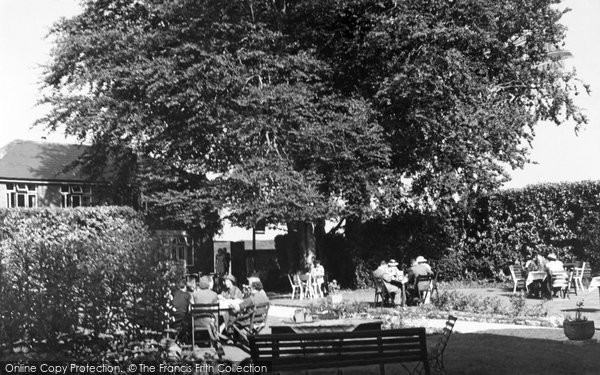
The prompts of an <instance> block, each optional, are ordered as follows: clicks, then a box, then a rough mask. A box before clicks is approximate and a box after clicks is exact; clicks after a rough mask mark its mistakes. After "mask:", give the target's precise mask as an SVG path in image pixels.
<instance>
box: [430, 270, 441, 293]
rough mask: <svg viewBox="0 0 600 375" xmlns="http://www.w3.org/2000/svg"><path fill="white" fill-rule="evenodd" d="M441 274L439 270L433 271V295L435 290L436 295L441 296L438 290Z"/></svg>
mask: <svg viewBox="0 0 600 375" xmlns="http://www.w3.org/2000/svg"><path fill="white" fill-rule="evenodd" d="M439 276H440V272H439V271H435V272H434V273H433V281H432V282H431V296H432V297H433V292H435V295H436V297H439V295H440V292H439V291H438V287H437V284H438V278H439Z"/></svg>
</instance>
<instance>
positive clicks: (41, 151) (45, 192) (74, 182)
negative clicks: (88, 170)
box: [0, 140, 101, 208]
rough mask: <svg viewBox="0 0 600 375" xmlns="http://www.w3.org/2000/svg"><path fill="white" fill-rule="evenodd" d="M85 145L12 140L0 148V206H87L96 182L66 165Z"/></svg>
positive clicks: (94, 194)
mask: <svg viewBox="0 0 600 375" xmlns="http://www.w3.org/2000/svg"><path fill="white" fill-rule="evenodd" d="M84 151H85V146H79V145H72V144H56V143H40V142H33V141H21V140H16V141H13V142H10V143H9V144H7V145H6V146H4V147H2V148H0V208H3V207H4V208H12V207H64V208H67V207H78V206H91V205H92V204H94V203H95V201H96V200H99V199H100V197H99V196H98V192H99V191H100V190H101V189H97V188H98V186H99V185H101V184H100V183H98V182H92V181H89V179H88V178H86V177H85V176H84V175H83V174H82V173H81V169H80V168H69V166H71V165H72V164H73V163H74V162H75V161H76V160H77V159H78V158H79V157H80V156H81V155H82V154H83V152H84Z"/></svg>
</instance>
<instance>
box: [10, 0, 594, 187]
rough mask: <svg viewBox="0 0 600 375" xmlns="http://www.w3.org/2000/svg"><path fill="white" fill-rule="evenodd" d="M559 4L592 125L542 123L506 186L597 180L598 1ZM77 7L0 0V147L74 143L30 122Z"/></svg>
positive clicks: (72, 0) (66, 2)
mask: <svg viewBox="0 0 600 375" xmlns="http://www.w3.org/2000/svg"><path fill="white" fill-rule="evenodd" d="M564 5H566V6H568V7H570V8H572V11H571V12H570V13H568V14H566V15H565V16H564V17H563V21H562V22H563V23H564V24H565V25H566V26H567V27H568V28H569V31H568V33H567V49H569V50H570V51H571V52H572V53H573V55H574V57H573V58H572V59H570V60H568V62H567V64H566V65H567V68H569V69H570V68H571V67H575V68H576V69H577V71H578V73H579V76H580V78H581V79H582V80H583V81H584V82H586V83H589V84H590V85H591V86H592V94H591V95H590V96H587V95H580V96H579V97H578V104H579V105H580V106H581V107H583V108H585V109H586V110H587V112H586V113H587V115H588V117H589V119H590V123H589V124H588V125H587V126H586V127H585V128H584V129H582V131H581V132H580V133H579V135H578V136H576V135H575V132H574V131H573V126H571V125H569V124H564V125H562V126H560V127H556V126H554V125H549V124H540V125H539V126H538V129H537V130H536V134H537V137H536V139H535V141H534V143H533V151H532V154H531V156H532V159H533V160H534V161H536V162H537V163H538V164H531V165H528V166H526V167H525V169H524V170H517V171H514V172H512V173H511V174H512V176H513V180H512V181H511V182H509V183H508V184H507V185H506V187H521V186H524V185H527V184H531V183H537V182H546V181H553V182H554V181H578V180H588V179H592V180H600V126H599V124H600V69H598V65H599V63H600V61H599V58H600V22H598V19H600V0H567V1H564ZM78 9H79V6H78V2H77V1H76V0H0V147H1V146H3V145H4V144H6V143H8V142H11V141H12V140H14V139H29V140H37V141H39V140H42V137H46V139H47V140H49V141H53V142H66V141H70V142H73V141H74V140H73V139H65V136H64V135H63V134H61V133H53V134H46V132H45V131H44V130H43V129H41V128H34V129H32V128H31V126H32V124H33V122H34V121H35V120H36V119H37V118H39V117H41V115H42V114H43V109H42V108H39V107H36V106H35V103H36V102H37V100H39V98H40V94H39V91H38V88H39V85H38V82H39V80H40V72H41V69H40V68H39V65H41V64H45V63H47V62H48V60H49V51H50V47H51V43H50V41H49V40H47V39H44V37H45V35H46V34H47V33H48V30H49V27H50V26H51V25H52V24H53V23H54V22H55V21H56V20H58V19H59V18H60V17H69V16H72V15H74V14H76V13H77V11H78Z"/></svg>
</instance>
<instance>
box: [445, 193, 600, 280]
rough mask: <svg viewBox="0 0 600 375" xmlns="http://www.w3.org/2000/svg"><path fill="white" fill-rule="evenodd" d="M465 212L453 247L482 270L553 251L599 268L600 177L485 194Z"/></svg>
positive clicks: (475, 269)
mask: <svg viewBox="0 0 600 375" xmlns="http://www.w3.org/2000/svg"><path fill="white" fill-rule="evenodd" d="M463 215H464V217H463V218H464V220H463V223H464V228H463V231H464V232H463V233H464V236H463V238H457V239H455V247H454V252H453V253H452V254H449V255H448V257H450V258H452V257H453V256H454V257H456V256H457V255H459V257H460V258H463V261H464V262H466V263H465V265H466V270H468V271H470V272H474V273H480V274H482V275H485V274H490V273H492V272H493V271H496V270H499V269H504V268H506V267H507V266H508V265H509V264H512V263H514V262H515V261H522V260H524V259H525V258H527V257H528V256H529V255H530V254H531V252H532V251H539V252H541V253H542V254H544V255H547V254H548V253H550V252H554V253H556V254H557V255H558V257H559V258H560V259H566V260H571V259H581V260H584V261H588V262H590V263H591V266H592V269H594V270H598V269H599V267H600V181H583V182H576V183H556V184H539V185H531V186H528V187H526V188H523V189H515V190H506V191H500V192H498V193H496V194H493V195H490V196H487V197H483V198H481V199H480V200H479V201H478V202H477V204H476V205H475V207H473V208H472V209H471V210H469V211H468V212H466V213H465V214H463Z"/></svg>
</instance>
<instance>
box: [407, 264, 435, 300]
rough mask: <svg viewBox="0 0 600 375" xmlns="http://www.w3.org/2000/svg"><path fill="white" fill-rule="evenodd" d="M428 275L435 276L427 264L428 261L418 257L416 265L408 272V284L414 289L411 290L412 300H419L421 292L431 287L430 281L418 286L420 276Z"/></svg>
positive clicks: (420, 283)
mask: <svg viewBox="0 0 600 375" xmlns="http://www.w3.org/2000/svg"><path fill="white" fill-rule="evenodd" d="M427 275H433V271H432V270H431V267H430V266H429V264H427V259H425V258H424V257H422V256H418V257H417V259H416V264H415V265H414V266H412V267H411V268H410V270H409V271H408V282H409V284H410V285H411V286H412V287H413V289H411V298H412V299H414V298H419V291H420V290H425V289H427V288H428V287H429V281H423V282H419V283H418V284H417V278H418V277H419V276H427ZM409 300H410V299H409Z"/></svg>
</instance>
